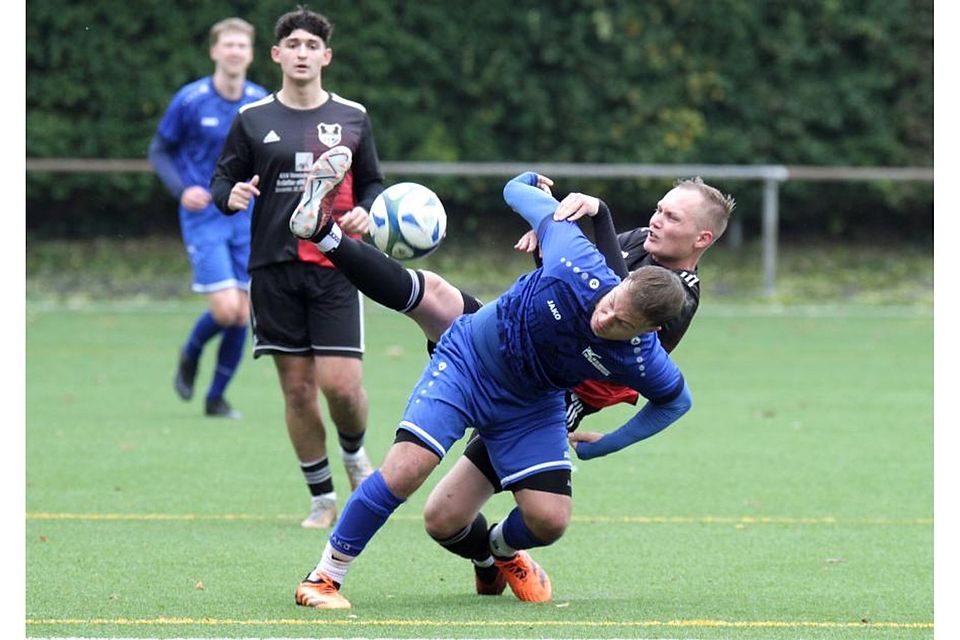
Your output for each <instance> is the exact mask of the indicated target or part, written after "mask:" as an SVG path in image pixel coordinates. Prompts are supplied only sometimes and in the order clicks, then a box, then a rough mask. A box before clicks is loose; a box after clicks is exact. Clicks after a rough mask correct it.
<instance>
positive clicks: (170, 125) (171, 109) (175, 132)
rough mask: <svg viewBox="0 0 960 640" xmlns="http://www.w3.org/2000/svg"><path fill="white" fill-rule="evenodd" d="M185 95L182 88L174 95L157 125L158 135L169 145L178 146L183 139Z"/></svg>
mask: <svg viewBox="0 0 960 640" xmlns="http://www.w3.org/2000/svg"><path fill="white" fill-rule="evenodd" d="M183 97H184V90H183V89H181V90H180V91H178V92H177V93H176V95H174V96H173V99H172V100H171V101H170V104H169V105H168V106H167V110H166V111H165V112H164V113H163V117H162V118H161V119H160V123H159V124H158V125H157V135H158V136H159V137H160V138H162V139H163V141H164V142H166V143H168V146H169V145H171V144H172V145H174V146H176V145H177V144H178V143H179V142H180V140H181V139H183V108H184V107H183Z"/></svg>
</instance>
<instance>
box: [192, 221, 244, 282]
mask: <svg viewBox="0 0 960 640" xmlns="http://www.w3.org/2000/svg"><path fill="white" fill-rule="evenodd" d="M183 215H194V216H204V217H205V219H204V220H203V222H202V224H197V223H196V222H195V223H194V224H192V225H190V227H186V226H183V241H184V244H185V245H186V247H187V255H188V257H189V258H190V266H191V267H192V269H193V285H192V287H191V288H192V289H193V290H194V291H196V292H197V293H213V292H214V291H221V290H223V289H243V290H247V289H248V288H249V283H250V276H249V275H248V274H247V261H248V259H249V258H250V219H249V217H248V216H246V215H244V214H243V212H241V213H239V214H237V215H235V216H225V215H223V214H219V215H218V216H217V217H208V216H206V214H203V213H201V214H189V213H188V214H183V213H182V214H181V216H183Z"/></svg>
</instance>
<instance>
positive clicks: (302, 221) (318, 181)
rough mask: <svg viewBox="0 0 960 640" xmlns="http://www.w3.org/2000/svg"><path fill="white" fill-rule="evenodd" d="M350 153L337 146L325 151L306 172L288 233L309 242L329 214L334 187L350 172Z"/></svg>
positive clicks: (344, 148)
mask: <svg viewBox="0 0 960 640" xmlns="http://www.w3.org/2000/svg"><path fill="white" fill-rule="evenodd" d="M352 162H353V152H352V151H350V148H349V147H344V146H339V147H334V148H332V149H329V150H328V151H326V152H324V153H323V154H322V155H321V156H320V157H319V158H317V161H316V162H314V163H313V166H312V167H310V171H309V172H307V181H306V184H305V185H304V189H303V196H302V197H301V198H300V203H299V204H298V205H297V208H296V209H294V211H293V215H291V216H290V232H291V233H292V234H293V235H295V236H297V237H298V238H300V239H301V240H312V239H314V236H316V235H317V233H318V231H319V230H320V229H321V227H323V223H324V222H325V220H324V218H326V217H328V216H329V215H330V213H331V211H332V205H333V199H334V198H335V197H336V194H337V190H336V189H335V187H336V186H337V185H339V184H340V182H341V181H342V180H343V177H344V176H345V175H347V171H349V170H350V164H351V163H352Z"/></svg>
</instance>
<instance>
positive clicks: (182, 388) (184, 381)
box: [173, 351, 198, 400]
mask: <svg viewBox="0 0 960 640" xmlns="http://www.w3.org/2000/svg"><path fill="white" fill-rule="evenodd" d="M197 364H198V363H197V361H196V360H189V359H187V358H186V357H185V356H184V355H183V352H182V351H181V352H180V360H179V362H178V363H177V374H176V375H175V376H174V377H173V388H174V390H175V391H176V392H177V395H178V396H180V397H181V398H182V399H184V400H189V399H190V398H192V397H193V383H194V381H195V380H196V379H197Z"/></svg>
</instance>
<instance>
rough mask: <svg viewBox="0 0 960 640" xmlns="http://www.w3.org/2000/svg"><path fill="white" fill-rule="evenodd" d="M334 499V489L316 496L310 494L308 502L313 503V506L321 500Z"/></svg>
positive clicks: (335, 495) (335, 497)
mask: <svg viewBox="0 0 960 640" xmlns="http://www.w3.org/2000/svg"><path fill="white" fill-rule="evenodd" d="M336 499H337V492H336V491H331V492H330V493H321V494H320V495H318V496H310V502H311V504H313V506H317V504H318V503H319V502H320V501H321V500H336Z"/></svg>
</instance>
